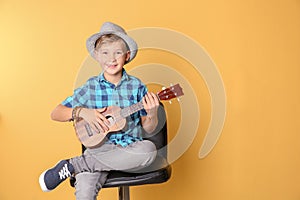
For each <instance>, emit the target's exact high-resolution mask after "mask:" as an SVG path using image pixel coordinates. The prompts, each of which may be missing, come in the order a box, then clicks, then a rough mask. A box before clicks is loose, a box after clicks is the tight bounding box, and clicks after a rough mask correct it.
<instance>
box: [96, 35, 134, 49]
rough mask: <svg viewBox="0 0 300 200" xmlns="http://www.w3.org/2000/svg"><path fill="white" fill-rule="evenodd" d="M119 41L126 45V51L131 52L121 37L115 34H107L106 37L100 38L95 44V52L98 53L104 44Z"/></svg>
mask: <svg viewBox="0 0 300 200" xmlns="http://www.w3.org/2000/svg"><path fill="white" fill-rule="evenodd" d="M117 41H121V42H122V43H123V44H124V47H125V48H126V49H125V50H126V51H129V47H128V45H127V43H126V42H125V41H124V40H123V39H122V38H120V37H119V36H117V35H115V34H106V35H102V36H101V37H99V38H98V39H97V40H96V42H95V50H96V51H97V50H98V49H100V47H101V46H102V45H103V44H107V43H113V42H117Z"/></svg>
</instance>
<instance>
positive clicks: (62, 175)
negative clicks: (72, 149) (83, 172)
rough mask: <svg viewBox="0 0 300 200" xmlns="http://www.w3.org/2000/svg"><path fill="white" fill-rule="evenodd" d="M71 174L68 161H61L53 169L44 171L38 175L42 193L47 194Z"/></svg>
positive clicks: (70, 166) (70, 165) (71, 170)
mask: <svg viewBox="0 0 300 200" xmlns="http://www.w3.org/2000/svg"><path fill="white" fill-rule="evenodd" d="M73 173H74V167H73V165H72V164H71V163H69V161H68V160H61V161H60V162H59V163H57V165H56V166H55V167H53V168H51V169H48V170H46V171H44V172H43V173H42V174H41V175H40V178H39V182H40V186H41V188H42V190H43V191H44V192H49V191H51V190H53V189H54V188H56V187H57V186H58V185H59V184H60V183H62V182H63V181H64V180H66V179H67V178H68V177H70V176H72V174H73Z"/></svg>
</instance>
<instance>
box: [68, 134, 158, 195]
mask: <svg viewBox="0 0 300 200" xmlns="http://www.w3.org/2000/svg"><path fill="white" fill-rule="evenodd" d="M156 153H157V152H156V148H155V145H154V144H153V143H152V142H151V141H148V140H143V141H138V142H135V143H132V144H130V145H129V146H127V147H121V146H117V145H114V144H103V145H102V146H100V147H99V148H95V149H86V151H85V152H84V154H82V155H81V156H78V157H75V158H72V159H70V163H71V164H72V165H73V166H74V169H75V174H76V176H75V177H76V183H75V188H76V192H75V195H76V199H77V200H95V199H96V198H97V195H98V193H99V191H100V189H101V188H102V185H103V184H104V183H105V181H106V177H107V175H108V171H111V170H120V171H135V170H139V169H142V168H144V167H146V166H148V165H150V164H151V163H152V162H153V161H154V159H155V157H156Z"/></svg>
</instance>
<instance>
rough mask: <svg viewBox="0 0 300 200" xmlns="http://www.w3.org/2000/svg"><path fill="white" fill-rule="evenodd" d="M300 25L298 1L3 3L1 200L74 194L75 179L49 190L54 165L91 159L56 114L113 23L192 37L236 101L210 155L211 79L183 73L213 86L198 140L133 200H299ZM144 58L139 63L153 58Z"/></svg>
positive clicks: (108, 193)
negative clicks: (41, 182)
mask: <svg viewBox="0 0 300 200" xmlns="http://www.w3.org/2000/svg"><path fill="white" fill-rule="evenodd" d="M299 19H300V1H299V0H286V1H282V0H273V1H270V0H266V1H259V0H252V1H238V0H228V1H220V0H213V1H202V0H201V1H196V0H194V1H192V0H186V1H171V0H166V1H161V0H152V1H149V3H145V2H142V1H139V0H128V1H119V0H115V1H92V0H87V1H79V0H72V1H71V0H70V1H67V0H62V1H45V0H42V1H37V0H36V1H34V0H28V1H21V0H19V1H17V0H9V1H8V0H2V1H0V148H1V153H0V158H1V162H0V199H1V200H12V199H26V200H29V199H30V200H40V199H43V200H47V199H49V200H50V199H53V200H54V199H55V200H56V199H75V198H74V195H73V192H74V189H73V188H70V186H69V184H68V183H64V184H62V185H61V186H59V188H57V189H56V190H55V191H53V192H50V193H43V192H41V190H40V188H39V186H38V176H39V174H40V173H41V172H42V171H43V170H44V169H46V168H47V167H50V166H52V165H53V164H55V163H56V162H57V161H58V160H59V159H62V158H68V157H70V156H75V155H77V154H79V153H80V145H79V143H78V141H77V139H76V138H75V136H74V132H73V130H72V126H71V124H68V123H65V124H62V123H56V122H53V121H51V120H50V117H49V115H50V112H51V111H52V109H53V108H54V107H55V106H56V105H57V104H58V103H59V102H60V101H61V100H63V99H64V98H65V97H66V96H67V95H69V94H70V93H71V92H72V89H73V86H74V81H75V79H76V75H77V72H78V70H79V68H80V65H81V63H82V62H83V60H84V59H85V58H86V56H87V51H86V49H85V40H86V38H87V37H88V36H90V35H91V34H92V33H95V32H97V31H98V29H99V28H100V25H101V24H102V23H103V22H104V21H113V22H115V23H118V24H120V25H122V26H123V27H125V28H126V29H134V28H139V27H147V26H157V27H163V28H169V29H173V30H176V31H178V32H181V33H183V34H185V35H187V36H189V37H191V38H193V39H194V40H196V41H197V42H198V43H199V44H201V45H202V46H203V47H204V48H205V49H206V51H207V52H208V53H209V55H210V56H211V57H212V59H213V60H214V62H215V63H216V64H217V66H218V69H219V71H220V74H221V76H222V79H223V81H224V85H225V88H226V95H227V116H226V121H225V126H224V129H223V132H222V135H221V137H220V140H219V141H218V143H217V145H216V146H215V148H214V149H213V151H212V152H211V153H210V154H209V155H208V156H207V157H206V158H204V159H199V158H198V152H199V149H200V146H201V144H202V142H203V137H204V134H205V130H206V129H207V126H208V123H209V117H210V115H209V113H210V111H209V107H210V105H209V100H208V99H209V97H208V93H207V91H205V86H198V85H197V83H198V82H199V85H201V84H202V85H203V82H201V81H202V80H201V78H199V77H195V76H194V75H193V73H190V72H189V68H186V69H182V73H184V74H185V75H186V76H190V77H187V78H189V79H190V81H191V82H193V83H196V84H194V85H193V87H195V88H198V87H200V88H202V89H199V90H196V91H198V93H197V97H199V98H198V99H199V105H200V107H201V110H202V111H203V118H202V119H201V120H200V128H199V130H198V134H197V137H196V138H195V140H194V141H193V143H192V145H191V146H190V148H189V149H188V150H187V151H186V152H185V153H184V155H183V156H182V157H181V158H180V159H179V160H177V161H176V162H175V163H173V174H172V178H171V179H170V181H169V182H167V183H165V184H161V185H149V186H141V187H134V188H132V190H131V195H132V199H143V200H148V199H149V200H150V199H157V200H159V199H172V200H173V199H174V200H177V199H178V200H179V199H205V200H220V199H224V200H225V199H226V200H227V199H228V200H235V199H236V200H240V199H242V200H253V199H255V200H258V199H261V200H267V199H269V200H299V199H300V136H299V131H300V127H299V115H300V106H299V102H300V92H299V85H300V57H299V52H300V37H299V36H300V20H299ZM142 55H143V53H141V54H139V55H138V57H139V56H140V57H139V58H138V59H137V60H136V61H134V62H133V63H132V64H131V66H133V65H135V64H139V63H143V62H146V61H143V57H142ZM200 83H201V84H200ZM202 90H203V94H204V98H203V99H201V96H202V92H201V91H202ZM169 107H170V111H169V113H172V112H174V111H175V110H176V109H175V108H174V107H176V105H174V106H173V107H172V106H168V108H169ZM201 114H202V113H201ZM170 120H171V122H172V119H170ZM191 120H192V119H191ZM170 126H172V123H171V124H170ZM174 126H175V127H176V126H177V125H176V124H175V123H174ZM170 129H171V130H175V129H174V128H172V127H171V128H170ZM171 136H172V134H171ZM100 197H102V198H101V199H116V198H117V191H116V189H104V190H102V191H101V193H100ZM98 199H100V198H98Z"/></svg>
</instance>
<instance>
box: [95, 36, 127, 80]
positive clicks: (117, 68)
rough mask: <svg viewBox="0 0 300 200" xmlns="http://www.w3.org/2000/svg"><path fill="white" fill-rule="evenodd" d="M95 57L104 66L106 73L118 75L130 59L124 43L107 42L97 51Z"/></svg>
mask: <svg viewBox="0 0 300 200" xmlns="http://www.w3.org/2000/svg"><path fill="white" fill-rule="evenodd" d="M95 57H96V60H97V61H98V62H99V64H100V65H101V66H102V68H103V70H104V73H106V74H109V75H117V74H119V73H121V72H122V69H123V66H124V64H125V62H126V61H128V59H129V58H130V52H129V51H127V50H126V47H125V44H124V42H123V41H115V42H107V43H104V44H102V45H101V47H100V48H99V49H98V50H95Z"/></svg>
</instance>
